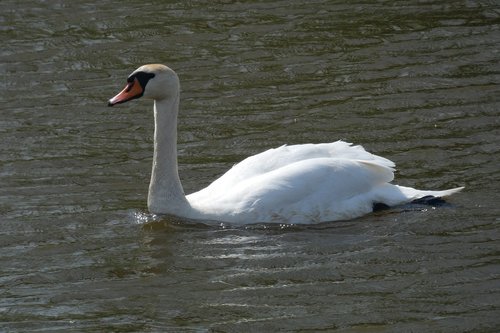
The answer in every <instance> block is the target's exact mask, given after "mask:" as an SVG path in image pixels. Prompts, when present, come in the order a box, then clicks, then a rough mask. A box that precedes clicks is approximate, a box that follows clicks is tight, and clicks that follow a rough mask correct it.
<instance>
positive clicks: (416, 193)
mask: <svg viewBox="0 0 500 333" xmlns="http://www.w3.org/2000/svg"><path fill="white" fill-rule="evenodd" d="M398 188H399V189H400V191H401V192H402V193H403V195H404V196H405V197H406V198H408V199H409V200H418V199H421V198H425V197H435V198H444V197H447V196H450V195H452V194H455V193H457V192H460V191H461V190H463V189H464V187H456V188H452V189H449V190H443V191H422V190H416V189H414V188H411V187H404V186H398Z"/></svg>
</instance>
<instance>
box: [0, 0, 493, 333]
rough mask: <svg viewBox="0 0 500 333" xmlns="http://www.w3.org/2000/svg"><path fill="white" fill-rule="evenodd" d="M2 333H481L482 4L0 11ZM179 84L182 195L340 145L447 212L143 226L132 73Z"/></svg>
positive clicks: (485, 48) (146, 121) (485, 176)
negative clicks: (266, 156) (375, 157)
mask: <svg viewBox="0 0 500 333" xmlns="http://www.w3.org/2000/svg"><path fill="white" fill-rule="evenodd" d="M0 13H1V14H0V20H1V33H0V36H1V37H0V38H1V45H2V47H1V49H0V57H1V65H0V66H1V81H0V82H1V88H2V93H1V97H2V98H1V101H2V103H1V107H0V223H1V229H0V331H6V332H27V331H30V332H39V331H50V332H57V331H61V332H106V331H120V332H121V331H133V332H205V331H214V332H246V331H253V332H276V331H285V332H306V331H311V332H317V331H327V332H360V331H362V332H409V331H414V332H417V331H418V332H423V331H434V332H436V331H437V332H495V331H497V330H498V329H499V327H500V319H499V316H498V313H499V307H500V302H499V301H498V299H499V296H500V282H499V273H500V270H499V267H500V265H499V258H500V256H499V250H498V249H499V229H500V228H499V221H500V220H499V213H500V209H499V208H498V202H499V198H500V195H499V194H498V186H499V175H500V173H499V167H498V165H499V162H500V161H499V158H498V157H499V151H500V145H499V140H498V138H499V128H500V126H499V109H500V97H499V96H500V86H499V82H500V65H499V61H498V59H499V57H500V54H499V51H500V48H499V45H500V19H499V17H500V9H499V7H498V5H497V4H496V3H495V2H494V1H447V2H442V1H422V2H419V3H416V2H410V1H397V2H379V3H377V2H373V3H370V2H361V1H359V2H357V3H355V2H345V1H292V2H290V1H247V2H242V3H240V2H234V1H205V2H203V1H200V2H191V1H183V2H170V3H167V2H160V1H158V2H149V3H142V2H136V1H135V2H134V1H119V2H103V3H101V4H95V5H89V4H87V3H86V2H84V1H71V2H57V1H11V0H4V1H2V2H0ZM150 62H158V63H165V64H168V65H169V66H171V67H172V68H174V69H175V70H176V71H177V72H178V73H179V76H180V79H181V84H182V103H181V108H182V110H181V115H180V124H179V162H180V173H181V179H182V182H183V184H184V188H185V190H186V192H188V193H189V192H193V191H195V190H197V189H199V188H201V187H203V186H206V185H207V184H209V183H210V182H211V180H213V179H214V178H216V177H217V176H219V175H220V174H222V173H223V172H224V171H225V170H227V169H228V168H230V167H231V165H233V164H234V163H236V162H237V161H239V160H241V159H242V158H244V157H246V156H249V155H251V154H255V153H257V152H260V151H262V150H264V149H267V148H271V147H276V146H279V145H282V144H285V143H288V144H295V143H306V142H314V143H318V142H325V141H334V140H337V139H344V140H347V141H350V142H354V143H357V144H362V145H364V146H365V148H367V149H368V150H369V151H371V152H374V153H377V154H380V155H382V156H385V157H388V158H390V159H392V160H394V161H395V162H396V163H397V165H398V173H397V175H396V179H397V183H398V184H401V185H407V186H414V187H418V188H432V189H445V188H450V187H456V186H462V185H465V186H466V187H467V188H466V190H465V191H464V192H463V193H461V194H458V195H456V196H454V197H453V198H451V200H450V202H451V206H449V207H442V208H439V209H434V208H432V207H418V208H408V207H406V208H401V209H396V210H393V211H389V212H384V213H378V214H372V215H369V216H366V217H363V218H360V219H357V220H354V221H347V222H336V223H325V224H321V225H317V226H310V227H301V226H274V227H270V226H265V225H254V226H250V227H247V228H245V227H240V228H236V227H232V226H230V225H223V226H213V225H212V226H207V225H204V224H202V223H194V222H192V221H182V220H179V219H176V218H168V217H167V218H164V219H161V220H159V221H158V220H156V221H154V219H153V218H152V217H151V216H149V215H148V214H147V210H146V195H147V186H148V181H149V172H150V163H151V155H152V130H153V123H152V121H153V120H152V112H151V109H152V105H151V103H149V102H148V101H140V100H139V101H136V102H134V103H130V104H126V105H124V106H123V107H120V108H118V109H115V108H113V109H110V108H107V107H106V101H107V99H109V98H110V97H112V96H113V95H114V94H116V92H118V90H119V89H121V88H122V87H123V85H124V84H125V79H126V77H127V75H128V74H129V73H130V72H131V71H132V70H133V69H135V68H136V67H138V66H139V65H141V64H144V63H150Z"/></svg>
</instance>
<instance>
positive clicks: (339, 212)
mask: <svg viewBox="0 0 500 333" xmlns="http://www.w3.org/2000/svg"><path fill="white" fill-rule="evenodd" d="M127 82H128V83H127V86H126V87H125V89H123V91H121V92H120V93H119V94H118V95H116V96H115V97H113V98H112V99H110V100H109V103H108V105H109V106H113V105H115V104H119V103H124V102H127V101H129V100H131V99H135V98H139V97H141V96H144V97H145V98H151V99H153V100H154V117H155V132H154V156H153V170H152V175H151V182H150V184H149V194H148V209H149V211H150V212H151V213H156V214H172V215H176V216H180V217H185V218H190V219H205V220H217V221H224V222H230V223H241V224H244V223H256V222H280V223H317V222H323V221H335V220H345V219H352V218H355V217H359V216H362V215H364V214H367V213H370V212H372V211H373V207H374V205H375V204H384V205H387V206H395V205H399V204H403V203H407V202H410V201H412V200H414V199H418V198H422V197H424V196H429V195H430V196H435V197H443V196H448V195H450V194H453V193H455V192H458V191H460V190H461V189H462V188H455V189H450V190H445V191H420V190H416V189H413V188H409V187H403V186H398V185H393V184H390V183H389V182H391V181H392V180H393V178H394V174H393V171H394V169H393V168H394V166H395V165H394V163H393V162H391V161H389V160H388V159H385V158H383V157H380V156H376V155H373V154H370V153H368V152H367V151H365V150H364V149H363V148H362V147H361V146H352V145H351V144H349V143H346V142H342V141H337V142H333V143H322V144H304V145H294V146H282V147H279V148H276V149H270V150H267V151H265V152H263V153H260V154H258V155H254V156H251V157H248V158H247V159H245V160H243V161H242V162H240V163H238V164H236V165H235V166H234V167H233V168H232V169H231V170H229V171H228V172H226V173H225V174H224V175H223V176H222V177H220V178H219V179H217V180H215V181H214V182H213V183H212V184H210V185H209V186H208V187H206V188H204V189H202V190H200V191H199V192H196V193H193V194H190V195H188V196H185V195H184V191H183V189H182V185H181V182H180V179H179V174H178V171H177V152H176V150H177V147H176V146H177V114H178V110H179V90H180V85H179V79H178V77H177V74H176V73H175V72H174V71H173V70H172V69H170V68H168V67H166V66H164V65H158V64H152V65H144V66H142V67H139V68H138V69H137V70H135V71H134V72H133V73H132V74H130V76H129V77H128V79H127Z"/></svg>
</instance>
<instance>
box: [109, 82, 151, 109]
mask: <svg viewBox="0 0 500 333" xmlns="http://www.w3.org/2000/svg"><path fill="white" fill-rule="evenodd" d="M143 93H144V89H142V86H141V84H140V83H139V81H138V80H137V78H134V81H131V82H129V83H127V86H126V87H125V88H124V89H123V90H122V91H120V92H119V93H118V95H116V96H115V97H113V98H111V99H110V100H109V101H108V106H113V105H115V104H120V103H125V102H128V101H130V100H131V99H134V98H139V97H141V96H142V94H143Z"/></svg>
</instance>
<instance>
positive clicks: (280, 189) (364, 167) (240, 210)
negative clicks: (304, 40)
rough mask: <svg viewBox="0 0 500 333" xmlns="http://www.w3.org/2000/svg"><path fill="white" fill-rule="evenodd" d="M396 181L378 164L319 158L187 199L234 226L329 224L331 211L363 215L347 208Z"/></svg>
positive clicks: (195, 205) (388, 168) (209, 190)
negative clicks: (279, 222)
mask: <svg viewBox="0 0 500 333" xmlns="http://www.w3.org/2000/svg"><path fill="white" fill-rule="evenodd" d="M392 179H393V171H392V169H391V168H390V167H387V166H384V165H380V164H377V163H374V162H373V161H359V160H350V159H341V158H340V159H339V158H314V159H306V160H302V161H299V162H295V163H292V164H288V165H286V166H283V167H281V168H278V169H275V170H272V171H270V172H267V173H263V174H259V175H256V176H254V177H250V178H247V179H245V180H243V181H240V182H239V183H237V184H236V185H235V186H233V187H227V188H224V189H223V190H219V189H218V188H216V187H212V188H210V187H209V188H207V189H205V190H204V191H206V193H205V194H206V195H205V196H203V197H197V196H192V195H190V196H188V197H187V198H188V200H189V201H190V203H191V205H192V206H193V208H195V209H199V210H201V211H204V212H207V213H209V214H213V215H214V216H217V217H218V218H220V219H225V220H227V221H233V222H245V221H244V220H245V219H248V220H252V221H271V220H283V221H292V222H293V220H294V219H299V220H300V219H314V220H325V218H326V219H328V218H329V217H328V216H326V217H325V214H329V212H331V211H332V213H336V211H338V212H339V213H341V214H344V213H345V211H346V209H347V211H348V210H350V209H351V208H352V210H353V211H356V212H358V211H359V207H347V208H346V207H343V205H345V204H346V202H347V203H348V205H350V203H349V202H350V200H351V199H352V198H354V197H357V196H359V195H362V194H364V193H368V192H370V191H371V190H372V189H373V188H374V187H375V186H377V185H379V184H382V183H386V182H389V181H391V180H392ZM369 205H370V207H371V203H370V204H369ZM233 216H236V217H237V219H238V220H237V221H234V219H233V218H232V217H233ZM332 216H333V215H332ZM240 219H241V220H242V221H239V220H240Z"/></svg>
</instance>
